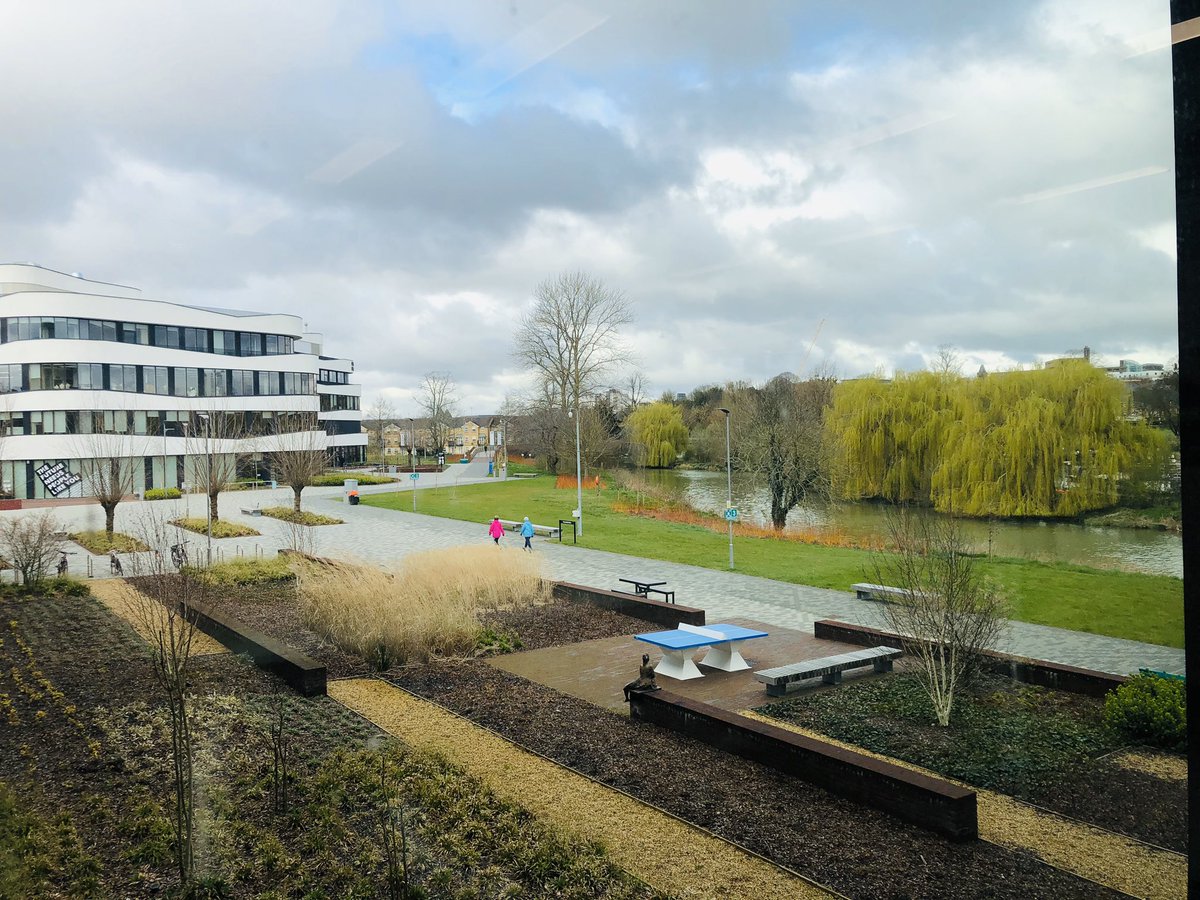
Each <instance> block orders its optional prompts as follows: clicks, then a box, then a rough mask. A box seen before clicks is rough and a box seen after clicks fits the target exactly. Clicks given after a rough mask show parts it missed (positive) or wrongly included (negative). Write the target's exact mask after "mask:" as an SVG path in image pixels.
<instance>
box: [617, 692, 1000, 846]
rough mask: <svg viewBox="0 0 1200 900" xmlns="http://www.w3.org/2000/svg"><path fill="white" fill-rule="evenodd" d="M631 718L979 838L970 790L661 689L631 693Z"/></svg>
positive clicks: (961, 836)
mask: <svg viewBox="0 0 1200 900" xmlns="http://www.w3.org/2000/svg"><path fill="white" fill-rule="evenodd" d="M629 716H630V718H632V719H634V720H635V721H639V722H650V723H652V724H655V725H660V726H662V727H664V728H669V729H671V730H672V731H676V732H679V733H680V734H684V735H687V736H688V737H691V738H695V739H696V740H698V741H702V742H703V743H705V744H709V745H711V746H713V747H717V748H719V749H721V750H725V751H726V752H728V753H732V754H734V755H735V756H740V757H742V758H743V759H749V760H753V761H754V762H759V763H762V764H763V765H766V766H770V767H771V768H772V769H776V770H778V771H780V772H783V773H784V774H785V775H792V776H794V777H796V778H799V779H801V780H802V781H807V782H809V783H810V784H815V785H817V786H818V787H821V788H824V789H825V790H827V791H829V792H830V793H833V794H838V795H840V796H842V797H846V798H848V799H850V800H854V801H857V802H859V803H862V804H865V805H867V806H871V807H874V808H876V809H880V810H883V811H885V812H888V813H890V814H892V815H894V816H896V817H897V818H899V819H903V820H904V821H906V822H911V823H912V824H914V825H919V826H921V827H922V828H928V829H929V830H930V831H934V832H937V833H938V834H942V835H945V836H946V837H949V838H950V839H952V840H956V841H966V840H973V839H975V838H977V837H979V822H978V817H977V813H976V805H975V792H974V791H971V790H968V789H966V788H963V787H959V786H958V785H956V784H951V783H950V782H948V781H943V780H942V779H940V778H931V777H929V776H928V775H922V774H920V773H917V772H913V771H911V770H910V769H905V768H903V767H901V766H897V765H894V764H892V763H888V762H884V761H883V760H879V759H875V758H873V757H870V756H866V755H864V754H862V753H856V752H855V751H853V750H847V749H845V748H842V747H838V746H835V745H833V744H828V743H825V742H824V741H820V740H817V739H816V738H810V737H807V736H805V735H800V734H796V733H794V732H791V731H787V730H785V729H783V728H778V727H776V726H774V725H768V724H766V723H763V722H759V721H757V720H755V719H747V718H746V717H745V716H739V715H737V714H736V713H731V712H726V711H725V710H723V709H718V708H717V707H715V706H709V705H708V704H706V703H699V702H697V701H695V700H688V699H685V698H683V697H677V696H675V695H673V694H669V693H667V692H666V691H658V692H652V693H638V692H636V691H635V692H633V693H632V694H630V699H629Z"/></svg>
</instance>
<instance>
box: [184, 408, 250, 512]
mask: <svg viewBox="0 0 1200 900" xmlns="http://www.w3.org/2000/svg"><path fill="white" fill-rule="evenodd" d="M247 437H249V434H248V433H247V430H246V419H245V416H244V415H243V414H242V413H240V412H221V411H218V410H216V409H213V410H210V411H208V412H199V413H196V414H195V415H194V416H193V418H192V421H191V422H190V423H188V426H187V434H186V436H185V440H184V449H185V451H186V452H187V454H188V456H189V457H190V463H191V466H192V481H193V482H195V483H196V484H197V485H199V486H200V490H201V491H203V492H204V493H205V494H207V495H208V508H209V514H210V515H211V517H212V520H213V521H214V522H216V521H218V520H219V519H220V516H219V515H218V513H217V498H218V497H220V496H221V492H222V491H224V490H226V489H228V487H229V486H230V485H231V484H234V483H235V482H236V481H237V477H238V471H239V469H240V467H241V463H242V461H243V460H244V459H245V458H246V457H247V456H248V452H249V451H248V448H247V446H246V438H247Z"/></svg>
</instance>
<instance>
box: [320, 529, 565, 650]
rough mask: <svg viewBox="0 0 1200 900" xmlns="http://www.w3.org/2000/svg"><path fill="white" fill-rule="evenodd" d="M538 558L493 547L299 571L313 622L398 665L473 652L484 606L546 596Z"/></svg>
mask: <svg viewBox="0 0 1200 900" xmlns="http://www.w3.org/2000/svg"><path fill="white" fill-rule="evenodd" d="M538 566H539V563H538V561H537V559H536V558H535V557H531V556H529V555H527V554H523V553H521V552H519V551H517V550H508V549H502V550H497V549H496V548H495V547H455V548H451V549H449V550H434V551H430V552H428V553H417V554H414V555H412V556H409V557H408V558H407V559H405V560H404V563H403V565H402V567H401V569H400V572H399V573H398V574H396V575H393V574H391V573H389V572H386V571H384V570H382V569H377V568H372V567H366V566H348V565H341V564H337V565H326V566H321V567H316V566H310V567H307V568H305V569H302V570H301V571H300V574H299V587H300V598H301V607H302V610H303V613H304V618H305V621H306V622H307V623H308V624H309V626H310V627H311V628H313V629H314V630H315V631H317V632H318V633H320V634H323V635H325V636H326V637H328V638H329V639H331V640H332V641H333V642H334V643H335V644H337V645H338V646H339V647H340V648H342V649H343V650H345V651H346V652H348V653H354V654H357V655H358V656H361V657H362V658H363V659H365V660H367V661H368V662H370V663H371V665H373V666H374V667H375V668H377V669H378V670H380V671H383V670H385V669H388V668H390V667H391V666H392V665H394V664H397V663H404V662H410V661H426V660H429V659H431V658H437V657H446V656H460V657H461V656H467V655H470V654H471V653H472V652H473V651H474V649H475V647H476V644H477V640H478V637H479V634H480V632H481V630H482V628H481V626H480V623H479V612H480V610H483V609H496V608H500V607H515V606H524V605H528V604H532V603H536V602H541V601H543V600H544V599H545V597H546V583H545V582H544V581H543V579H542V577H541V573H540V571H539V568H538Z"/></svg>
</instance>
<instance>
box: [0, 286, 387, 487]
mask: <svg viewBox="0 0 1200 900" xmlns="http://www.w3.org/2000/svg"><path fill="white" fill-rule="evenodd" d="M321 344H322V341H321V336H320V335H318V334H308V333H305V332H304V329H303V322H302V321H301V320H300V318H299V317H298V316H292V315H286V314H270V313H253V312H242V311H239V310H231V309H217V308H206V307H199V306H189V305H186V304H181V303H172V302H168V301H164V300H154V299H149V298H146V297H143V296H142V295H141V292H140V291H139V290H138V289H136V288H130V287H124V286H121V285H115V284H104V283H101V282H96V281H89V280H87V279H84V278H82V277H80V276H79V275H65V274H63V273H61V272H55V271H52V270H49V269H45V268H42V267H40V266H35V265H28V264H0V479H2V481H3V489H4V492H5V494H4V496H7V497H12V498H15V499H17V500H42V499H56V498H63V497H69V496H75V497H79V496H88V495H89V491H88V484H87V478H86V477H85V472H86V470H87V467H88V460H91V459H96V458H121V459H128V460H130V461H131V463H132V466H133V470H134V474H133V479H132V482H131V487H132V490H134V491H136V492H141V491H145V490H148V489H150V488H161V487H179V486H180V485H182V484H183V483H184V482H186V481H188V480H191V476H190V474H189V473H191V472H193V471H194V469H192V468H189V466H194V465H195V457H196V454H197V449H196V444H197V439H198V438H199V437H201V436H204V437H206V438H207V437H212V438H214V441H213V442H210V443H209V444H208V446H209V447H210V448H212V450H213V452H222V451H228V452H231V453H236V454H237V455H238V457H239V458H242V459H245V460H255V461H257V460H258V459H260V458H261V457H263V456H264V455H265V456H266V460H265V462H266V464H267V465H268V466H269V454H270V452H271V450H272V449H279V448H280V447H282V446H284V442H286V440H287V438H280V437H278V435H279V434H281V433H282V434H288V433H293V434H294V439H296V440H300V439H301V433H300V432H297V429H298V428H302V427H304V425H305V424H308V425H310V426H311V422H312V421H313V418H312V417H313V416H314V415H316V416H317V419H318V420H319V422H320V424H321V426H323V431H324V435H325V437H324V438H322V440H323V441H324V442H325V443H326V445H327V446H328V448H329V450H330V455H331V457H332V461H333V462H334V464H337V465H346V464H355V463H360V462H362V461H363V459H364V452H365V445H366V436H365V435H363V434H362V433H361V420H362V413H361V411H360V409H359V406H360V404H359V396H360V389H359V386H358V385H355V384H351V383H350V377H351V373H352V372H353V371H354V364H353V363H352V362H351V361H350V360H348V359H338V358H333V357H327V356H323V355H321V353H322V347H321ZM222 424H228V433H229V434H237V435H238V438H237V440H236V441H234V442H232V443H229V444H225V445H223V446H222V445H221V443H220V442H219V441H216V440H215V439H217V438H220V437H222V436H223V433H225V428H223V427H217V426H220V425H222ZM235 426H236V427H235ZM206 432H207V434H206ZM307 433H310V434H311V432H307ZM243 435H244V436H243ZM268 435H269V436H271V437H270V438H268V437H266V436H268ZM74 476H81V477H79V478H76V477H74Z"/></svg>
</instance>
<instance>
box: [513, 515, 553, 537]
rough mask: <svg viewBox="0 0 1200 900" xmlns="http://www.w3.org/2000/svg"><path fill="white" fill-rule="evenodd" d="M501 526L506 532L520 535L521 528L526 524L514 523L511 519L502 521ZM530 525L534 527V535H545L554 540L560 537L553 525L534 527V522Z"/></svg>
mask: <svg viewBox="0 0 1200 900" xmlns="http://www.w3.org/2000/svg"><path fill="white" fill-rule="evenodd" d="M500 524H501V525H503V526H504V530H505V531H513V532H518V533H519V532H520V531H521V526H522V525H524V524H525V523H524V522H514V521H512V520H511V519H501V520H500ZM529 524H530V525H533V533H534V534H544V535H545V536H546V537H552V538H553V537H558V528H556V527H555V526H553V525H534V523H533V522H530V523H529Z"/></svg>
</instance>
